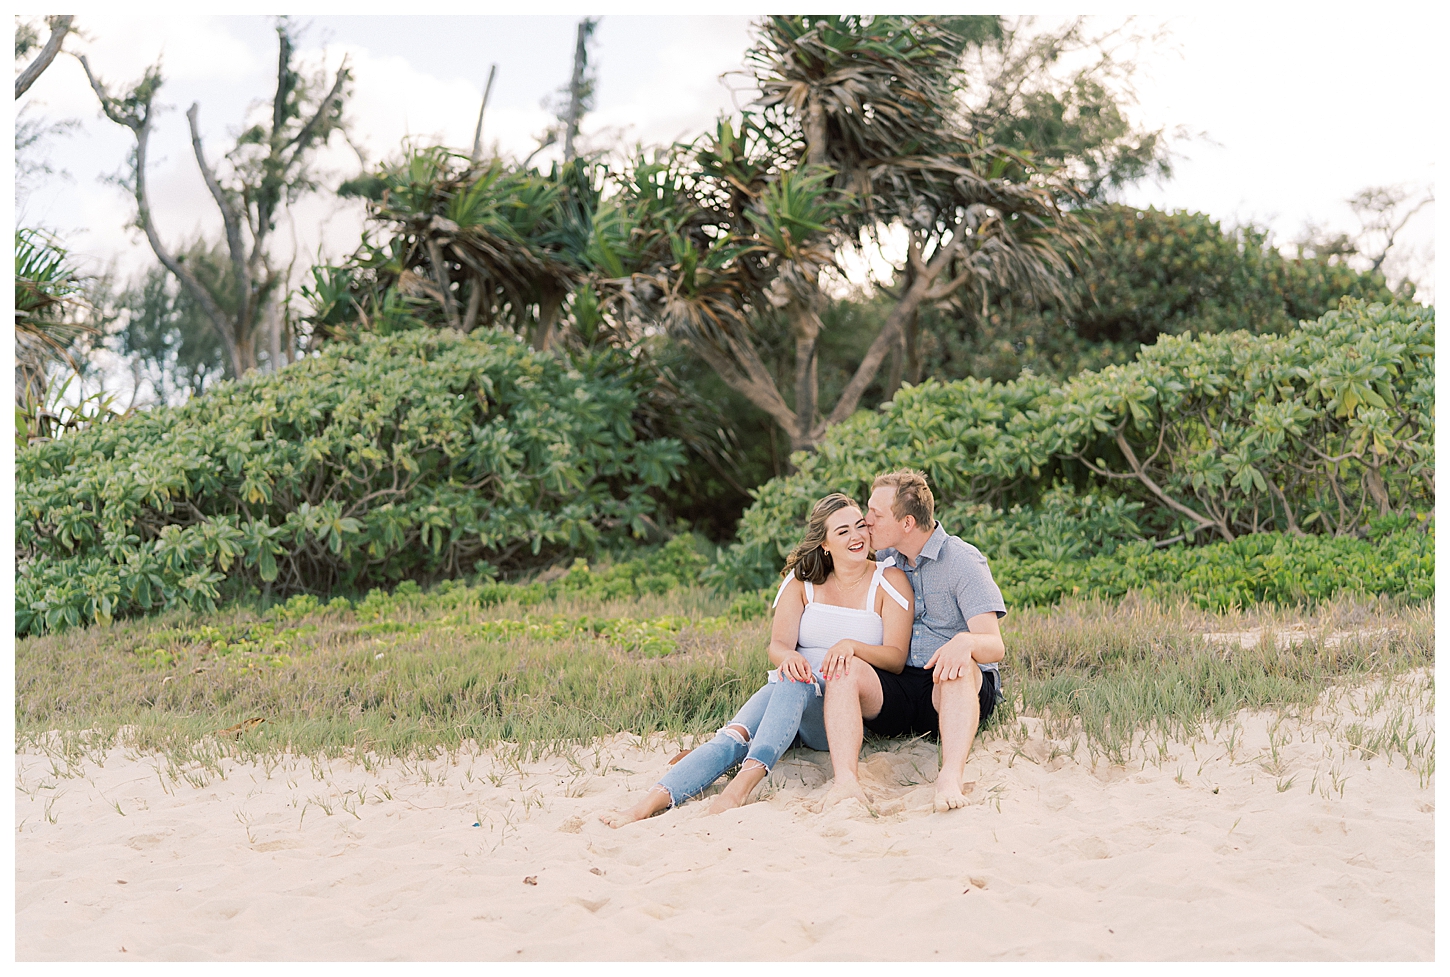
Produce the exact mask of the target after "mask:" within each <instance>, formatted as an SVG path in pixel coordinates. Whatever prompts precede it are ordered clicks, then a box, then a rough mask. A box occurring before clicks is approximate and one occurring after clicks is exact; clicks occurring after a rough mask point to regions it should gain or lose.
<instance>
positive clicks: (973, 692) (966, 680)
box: [931, 668, 982, 712]
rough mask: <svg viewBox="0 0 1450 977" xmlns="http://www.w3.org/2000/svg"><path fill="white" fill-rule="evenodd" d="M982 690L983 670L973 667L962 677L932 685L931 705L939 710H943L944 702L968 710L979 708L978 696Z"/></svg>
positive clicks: (949, 705) (949, 706)
mask: <svg viewBox="0 0 1450 977" xmlns="http://www.w3.org/2000/svg"><path fill="white" fill-rule="evenodd" d="M981 691H982V670H981V669H980V668H973V669H970V670H969V671H968V672H967V674H966V675H963V676H962V677H961V678H956V679H951V680H950V681H946V682H938V683H937V684H936V685H934V686H932V690H931V705H932V708H933V709H935V710H936V711H937V712H941V711H942V708H943V705H942V704H943V703H947V704H948V705H947V707H948V708H951V707H952V706H957V707H958V708H964V709H968V710H972V709H976V708H978V702H977V696H978V694H979V693H980V692H981Z"/></svg>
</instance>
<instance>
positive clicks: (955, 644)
mask: <svg viewBox="0 0 1450 977" xmlns="http://www.w3.org/2000/svg"><path fill="white" fill-rule="evenodd" d="M967 627H968V628H971V630H970V631H961V632H958V633H957V634H956V635H953V636H952V639H951V640H950V641H948V642H947V643H946V644H944V645H942V646H941V647H940V648H938V649H937V650H936V654H934V655H932V656H931V659H930V660H929V661H928V662H927V663H926V666H925V667H927V668H930V669H933V671H932V673H931V680H932V681H933V682H935V683H938V684H940V683H942V682H951V681H954V680H955V679H959V678H966V677H968V676H970V675H971V674H972V673H971V672H970V671H968V669H973V668H976V667H977V664H978V663H979V662H980V663H982V664H984V665H985V664H989V663H991V662H998V661H1001V660H1002V655H1003V654H1004V652H1005V651H1006V648H1005V646H1004V645H1003V644H1002V629H1001V628H1000V627H998V625H997V612H996V611H987V612H985V613H983V614H976V615H973V616H972V617H971V619H970V620H968V621H967Z"/></svg>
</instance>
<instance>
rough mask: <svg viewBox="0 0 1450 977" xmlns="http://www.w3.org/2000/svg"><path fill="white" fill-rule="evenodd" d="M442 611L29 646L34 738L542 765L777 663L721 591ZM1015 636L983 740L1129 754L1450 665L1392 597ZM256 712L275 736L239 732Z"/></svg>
mask: <svg viewBox="0 0 1450 977" xmlns="http://www.w3.org/2000/svg"><path fill="white" fill-rule="evenodd" d="M465 597H466V595H465ZM424 598H425V599H418V600H411V599H410V600H390V601H389V602H388V603H387V605H386V606H384V605H383V604H382V603H381V602H379V601H374V602H373V603H372V604H371V605H369V604H367V602H362V603H360V604H358V605H352V604H350V603H349V604H347V606H343V604H344V603H346V602H333V603H332V604H326V605H324V604H320V603H317V606H315V607H303V606H302V602H300V601H299V602H297V603H296V605H295V606H294V607H293V611H292V612H289V613H288V614H286V615H278V614H273V613H270V612H262V613H258V612H257V610H256V609H249V608H231V609H228V610H224V611H221V612H218V613H216V614H211V615H205V616H201V615H195V614H171V615H165V616H160V617H157V618H152V619H150V620H147V621H128V622H117V623H115V624H113V625H110V626H93V627H90V628H86V629H76V630H72V631H68V632H65V633H63V634H58V635H48V636H43V637H36V638H28V639H24V640H22V641H20V642H18V643H17V647H16V653H15V682H16V686H15V687H16V700H15V720H16V736H17V742H18V743H20V744H22V745H23V744H26V743H32V742H33V743H42V744H44V745H45V746H46V748H47V750H48V751H49V752H51V754H52V755H53V756H54V757H55V758H56V760H55V762H56V764H57V769H56V772H55V773H56V777H57V778H59V777H62V776H66V775H68V772H69V771H70V769H71V765H72V764H73V763H74V762H76V761H78V760H79V758H82V757H85V758H90V759H92V760H97V759H100V758H103V757H104V755H105V752H106V750H108V749H111V748H113V747H115V746H116V745H117V743H118V742H120V743H123V744H125V745H127V746H128V747H131V748H133V749H140V750H146V751H150V752H158V753H160V754H162V756H163V757H164V758H165V761H164V762H165V764H166V768H167V773H168V774H169V775H170V779H171V781H172V783H175V782H177V781H178V780H179V779H183V778H184V779H187V780H189V781H191V782H193V783H202V782H207V781H208V780H209V779H210V778H212V777H221V776H225V768H224V767H223V765H222V764H221V763H220V760H221V758H222V757H226V756H233V757H241V758H258V759H261V760H263V761H264V762H266V761H267V758H270V757H275V756H277V755H278V754H281V753H292V754H298V755H308V756H312V757H314V758H317V761H318V762H322V761H324V760H325V758H327V757H336V756H346V757H352V758H358V759H361V761H362V762H364V763H369V762H372V758H376V757H402V758H407V759H413V760H420V761H421V760H425V759H429V758H432V757H434V756H437V755H438V753H439V751H443V752H445V753H447V754H449V755H452V754H454V753H456V752H457V751H458V750H460V749H462V748H464V747H465V746H467V745H469V744H476V745H480V746H484V745H493V746H497V745H499V744H512V747H513V748H514V749H516V750H517V751H518V752H519V754H520V755H521V756H535V755H538V754H539V753H542V752H545V751H549V750H551V749H553V748H555V747H563V746H566V745H573V744H577V743H579V742H587V741H589V740H591V739H594V738H596V737H603V736H610V735H613V734H616V733H620V732H628V733H634V734H637V735H640V736H647V735H649V734H652V733H665V734H668V735H670V736H674V737H681V738H683V737H686V736H690V735H699V734H703V733H706V732H708V731H711V730H714V729H717V728H718V727H719V726H721V725H722V724H724V723H725V722H726V721H728V720H729V718H730V717H731V716H732V715H733V714H734V712H735V710H736V709H737V708H739V706H740V704H741V703H742V702H744V701H745V699H746V697H747V696H748V695H749V694H750V693H751V692H752V691H754V689H756V688H757V687H758V686H759V685H760V683H761V682H762V681H763V680H764V673H765V670H766V669H767V668H768V663H767V661H766V656H765V650H764V649H765V645H766V641H767V639H768V633H769V622H768V621H766V620H763V619H759V620H748V621H740V620H732V619H731V618H730V617H729V616H728V611H729V608H730V604H729V603H728V602H727V601H726V600H725V599H723V598H719V597H715V596H712V595H711V594H710V593H709V592H707V591H705V590H703V589H700V588H676V589H674V590H670V591H667V592H665V593H659V594H655V593H646V594H642V595H633V596H625V597H618V598H614V597H606V598H597V597H590V596H588V595H587V594H584V593H582V592H567V593H562V594H560V595H558V596H557V597H554V598H551V599H549V600H545V601H541V602H539V603H531V604H529V605H527V606H525V605H524V604H521V603H519V602H517V601H502V602H498V603H487V602H482V601H479V600H474V599H464V598H463V597H460V598H459V599H456V600H455V599H453V597H451V596H450V597H448V599H441V598H439V599H434V598H433V597H432V596H430V595H424ZM1002 630H1003V635H1004V641H1005V642H1006V645H1007V658H1006V660H1005V662H1004V664H1003V674H1004V677H1005V682H1006V688H1005V693H1006V696H1007V699H1006V701H1004V702H1003V703H1001V704H1000V705H999V707H998V709H997V710H996V712H995V713H994V715H993V718H992V720H991V723H990V724H989V726H988V729H987V733H986V735H1003V736H1008V737H1009V738H1010V737H1011V736H1013V735H1015V730H1016V729H1017V727H1018V726H1019V723H1020V720H1021V719H1022V718H1023V717H1038V718H1041V719H1042V720H1043V721H1044V722H1045V727H1046V730H1047V732H1048V733H1049V734H1050V735H1051V736H1052V737H1054V738H1056V739H1061V740H1064V741H1075V740H1081V741H1082V742H1083V743H1085V744H1086V746H1087V748H1088V749H1089V751H1090V752H1091V753H1092V754H1093V755H1094V756H1098V755H1104V756H1106V757H1108V758H1109V759H1111V760H1113V761H1114V762H1124V761H1125V760H1126V758H1127V757H1128V755H1129V754H1130V753H1131V752H1132V751H1133V750H1134V748H1135V747H1139V748H1143V749H1149V748H1154V749H1158V750H1159V751H1160V752H1161V751H1162V750H1165V749H1166V748H1167V746H1166V744H1167V743H1168V742H1169V740H1170V739H1176V740H1180V741H1185V740H1187V741H1191V740H1194V739H1196V738H1198V736H1199V734H1200V732H1201V730H1202V729H1203V727H1204V726H1205V724H1210V725H1215V726H1217V725H1220V724H1228V725H1230V726H1232V719H1233V717H1234V715H1235V714H1236V713H1237V712H1238V711H1239V710H1242V709H1268V708H1278V709H1281V710H1283V709H1289V710H1293V709H1301V710H1302V709H1306V708H1309V707H1311V706H1312V705H1313V704H1314V703H1315V702H1316V700H1317V699H1318V697H1319V696H1321V695H1322V694H1323V693H1324V692H1325V691H1326V690H1328V689H1330V688H1332V687H1336V686H1339V685H1342V684H1345V683H1355V682H1362V681H1363V680H1364V679H1367V678H1369V677H1372V676H1376V675H1394V674H1399V673H1402V672H1406V671H1409V670H1413V669H1417V668H1422V667H1424V666H1427V665H1430V664H1432V663H1433V656H1434V651H1433V646H1434V617H1433V610H1432V608H1431V607H1430V606H1429V605H1428V604H1419V605H1417V604H1407V603H1402V602H1395V601H1389V600H1383V599H1381V600H1376V601H1367V600H1364V599H1354V598H1341V599H1339V600H1336V601H1332V602H1323V603H1320V604H1317V605H1314V607H1313V608H1312V609H1299V610H1295V609H1289V608H1277V607H1258V608H1252V609H1249V610H1244V611H1230V612H1223V613H1217V612H1211V611H1206V610H1202V609H1200V608H1198V607H1196V606H1194V605H1193V604H1192V603H1190V602H1188V601H1183V602H1180V603H1165V602H1162V601H1155V600H1146V599H1140V598H1137V597H1134V596H1131V595H1130V596H1129V597H1128V598H1126V599H1123V600H1116V601H1105V600H1075V601H1068V602H1065V603H1063V604H1061V605H1059V606H1057V607H1053V608H1029V609H1023V610H1014V612H1013V613H1011V614H1009V615H1008V616H1007V617H1006V618H1005V619H1004V620H1003V622H1002ZM1206 635H1208V636H1216V637H1213V638H1210V637H1205V636H1206ZM1225 636H1227V639H1225ZM1241 639H1242V640H1241ZM1374 708H1375V706H1374V704H1373V703H1370V704H1369V711H1371V712H1372V711H1373V709H1374ZM1365 714H1366V715H1368V714H1369V713H1368V712H1366V713H1365ZM254 717H260V718H262V719H264V720H265V722H262V723H260V724H256V725H255V726H252V727H250V728H246V729H244V730H243V731H242V732H240V733H237V734H234V735H225V736H224V735H218V733H219V731H221V730H225V729H227V728H229V727H234V726H236V725H237V724H239V723H242V722H244V721H245V720H247V719H250V718H254ZM1347 733H1348V735H1351V736H1354V737H1357V738H1358V739H1357V740H1355V744H1356V746H1358V747H1359V748H1360V749H1361V751H1362V752H1387V753H1393V754H1394V755H1403V756H1405V757H1406V763H1407V764H1412V765H1414V766H1415V767H1416V768H1417V769H1419V770H1421V771H1422V776H1430V775H1432V774H1433V769H1434V768H1433V762H1434V761H1433V751H1434V744H1433V731H1431V732H1430V733H1429V734H1428V736H1427V734H1426V733H1425V731H1424V730H1423V729H1421V728H1420V727H1419V726H1416V725H1415V724H1414V722H1412V721H1411V720H1410V718H1407V717H1405V716H1396V715H1394V714H1388V715H1387V718H1385V719H1384V721H1383V722H1380V723H1379V724H1378V725H1376V726H1374V727H1373V728H1369V727H1367V726H1361V727H1359V728H1356V729H1353V730H1350V731H1347ZM1236 736H1237V733H1236V732H1235V731H1232V730H1231V731H1230V733H1229V740H1228V744H1227V745H1228V749H1229V751H1230V754H1232V753H1233V751H1234V749H1235V747H1236ZM1075 746H1076V743H1075V742H1074V748H1075ZM1274 749H1275V744H1274V743H1273V742H1272V741H1271V751H1270V752H1271V754H1272V752H1273V750H1274ZM1057 755H1058V754H1057V752H1054V753H1053V755H1052V756H1050V757H1046V758H1044V762H1050V760H1052V759H1054V758H1055V757H1056V756H1057ZM1024 756H1025V754H1024ZM1028 759H1033V758H1031V757H1029V758H1028ZM1033 762H1039V760H1033ZM1268 762H1269V765H1270V767H1272V766H1273V765H1274V757H1273V756H1272V755H1271V756H1270V757H1269V759H1268ZM1266 769H1267V768H1266ZM181 771H185V773H184V774H183V773H182V772H181ZM1425 771H1428V773H1426V772H1425ZM1269 772H1270V774H1271V776H1278V775H1280V774H1281V773H1282V772H1283V771H1280V770H1277V769H1269ZM158 776H162V770H161V769H160V768H159V767H158ZM489 776H490V777H492V776H493V775H492V774H490V775H489ZM1333 776H1334V778H1335V779H1334V781H1333V784H1334V787H1333V789H1335V790H1339V791H1341V792H1342V778H1339V777H1338V775H1337V774H1335V775H1333ZM165 779H166V778H164V777H163V783H164V782H165ZM337 803H338V804H341V803H342V802H341V801H340V800H339V801H338V802H337ZM352 803H353V802H351V801H349V802H348V806H351V805H352ZM358 803H362V801H361V800H360V799H359V801H358ZM327 804H328V807H329V808H330V807H332V806H334V805H333V802H332V801H330V800H329V801H328V802H327ZM310 806H314V807H318V808H319V809H320V810H324V811H327V810H328V808H324V807H323V806H322V805H321V804H320V803H317V802H316V801H314V802H313V803H312V804H311V805H310ZM343 809H344V810H347V807H344V808H343ZM305 813H306V809H305V808H304V811H303V814H302V816H303V817H305ZM349 813H351V812H350V811H349Z"/></svg>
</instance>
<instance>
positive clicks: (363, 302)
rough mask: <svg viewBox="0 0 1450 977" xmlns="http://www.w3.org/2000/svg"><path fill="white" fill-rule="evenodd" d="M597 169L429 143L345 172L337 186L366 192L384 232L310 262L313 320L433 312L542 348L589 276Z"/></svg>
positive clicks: (367, 325) (374, 325) (337, 330)
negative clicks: (533, 164) (480, 154)
mask: <svg viewBox="0 0 1450 977" xmlns="http://www.w3.org/2000/svg"><path fill="white" fill-rule="evenodd" d="M599 176H600V174H599V172H598V168H597V167H595V166H593V165H592V164H591V163H589V162H588V161H585V160H573V161H570V162H566V163H564V164H562V165H555V166H554V168H553V169H552V171H551V172H549V173H547V174H545V173H540V172H539V171H537V170H533V169H524V168H521V167H514V166H509V165H506V164H505V163H503V162H502V161H500V160H497V159H495V160H487V161H483V162H474V161H472V160H470V159H469V158H468V157H467V156H464V155H462V154H460V153H456V152H453V151H451V150H448V149H445V148H442V147H428V148H411V149H409V150H408V151H407V152H405V153H404V155H403V158H402V159H401V161H399V162H397V163H395V164H391V165H386V166H384V167H382V168H381V169H380V170H379V171H378V172H377V173H375V174H373V175H370V176H366V177H362V178H360V179H357V180H353V181H349V182H348V183H347V184H344V185H343V188H342V189H343V192H344V193H347V194H356V195H360V196H364V197H367V198H368V200H369V204H368V211H369V218H370V220H371V221H372V222H373V224H374V225H375V226H377V227H379V228H380V229H381V232H382V233H381V234H380V235H378V237H379V238H380V239H381V240H380V241H377V240H374V239H372V238H370V239H369V240H368V241H367V242H365V243H364V245H363V247H362V248H361V249H360V250H359V251H358V253H357V254H355V255H354V256H353V258H352V259H351V260H350V261H348V262H346V263H344V264H343V265H342V266H339V267H332V268H317V269H314V273H313V274H314V282H313V283H312V285H311V286H310V287H309V288H308V289H306V290H305V295H306V297H307V299H308V300H309V301H310V303H311V305H312V307H313V315H312V316H311V317H310V319H311V321H312V323H313V327H314V330H315V331H317V332H318V333H319V338H327V337H329V336H333V335H337V336H341V335H345V334H347V332H348V330H349V329H353V328H361V329H364V330H376V329H378V328H384V329H386V328H389V326H388V324H387V321H389V317H397V316H404V317H406V318H411V319H413V320H422V321H424V322H428V321H431V320H433V319H436V318H440V317H441V322H439V323H438V324H439V325H442V326H445V327H448V328H452V329H456V330H459V331H460V332H464V333H467V332H471V331H473V330H474V329H475V328H477V327H480V326H485V327H500V328H508V329H511V330H514V331H517V332H519V333H520V334H521V335H524V336H525V337H527V338H528V339H529V340H530V341H531V342H532V343H533V345H534V346H535V347H536V348H538V349H547V348H549V347H550V346H551V345H553V343H554V342H555V340H556V338H557V328H558V324H559V321H560V315H561V312H562V311H563V310H564V307H565V303H566V302H567V301H568V300H569V298H570V296H571V294H572V293H573V292H574V290H575V289H576V288H577V287H578V286H579V285H580V284H581V283H582V282H584V281H585V279H586V277H587V268H586V264H585V258H584V255H585V252H586V251H587V249H588V246H589V241H590V238H591V236H592V221H593V217H594V211H595V210H596V208H597V205H598V200H599V183H598V179H599ZM379 317H382V320H380V319H379Z"/></svg>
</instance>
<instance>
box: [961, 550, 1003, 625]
mask: <svg viewBox="0 0 1450 977" xmlns="http://www.w3.org/2000/svg"><path fill="white" fill-rule="evenodd" d="M965 550H966V552H965V553H963V554H962V560H961V563H960V565H961V568H962V569H961V573H960V574H959V575H958V577H957V588H956V589H957V606H958V607H960V608H961V610H962V620H963V621H970V620H971V619H972V618H974V617H976V616H977V615H978V614H985V613H987V612H988V611H993V612H995V613H996V615H997V617H999V618H1002V617H1005V616H1006V615H1007V605H1006V603H1004V602H1003V600H1002V590H1001V588H999V587H998V586H997V581H995V580H993V579H992V571H991V569H990V568H989V567H988V566H987V558H986V557H985V556H983V555H982V554H981V552H980V551H979V550H978V549H977V548H976V547H975V546H971V545H970V544H965Z"/></svg>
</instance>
